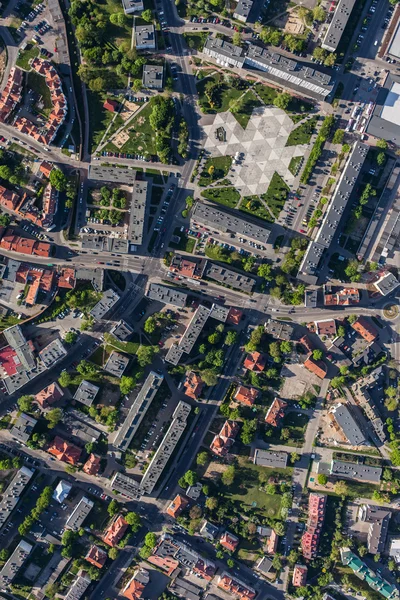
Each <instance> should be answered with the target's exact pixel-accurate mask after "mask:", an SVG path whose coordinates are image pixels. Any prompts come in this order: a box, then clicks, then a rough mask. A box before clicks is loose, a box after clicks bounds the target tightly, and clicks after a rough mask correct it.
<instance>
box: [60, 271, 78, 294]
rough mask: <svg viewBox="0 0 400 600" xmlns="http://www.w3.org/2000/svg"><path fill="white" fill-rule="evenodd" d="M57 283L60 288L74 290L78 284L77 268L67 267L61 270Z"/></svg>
mask: <svg viewBox="0 0 400 600" xmlns="http://www.w3.org/2000/svg"><path fill="white" fill-rule="evenodd" d="M57 285H58V287H59V288H67V289H69V290H73V289H74V287H75V285H76V279H75V269H70V268H69V267H68V268H65V269H62V270H61V273H60V276H59V278H58V282H57Z"/></svg>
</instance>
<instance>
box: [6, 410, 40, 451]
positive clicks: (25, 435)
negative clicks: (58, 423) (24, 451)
mask: <svg viewBox="0 0 400 600" xmlns="http://www.w3.org/2000/svg"><path fill="white" fill-rule="evenodd" d="M36 423H37V420H36V419H34V418H33V417H31V416H30V415H26V414H25V413H21V414H20V415H19V417H18V419H17V421H16V423H15V424H14V426H13V428H12V429H11V435H12V436H13V437H14V438H16V439H17V440H19V441H20V442H23V443H24V444H25V443H26V442H27V441H28V440H29V438H30V437H31V435H32V431H33V429H34V427H35V425H36Z"/></svg>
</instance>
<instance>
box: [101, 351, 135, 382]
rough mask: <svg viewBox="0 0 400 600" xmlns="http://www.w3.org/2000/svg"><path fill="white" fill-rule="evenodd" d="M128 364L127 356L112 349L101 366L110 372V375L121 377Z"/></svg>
mask: <svg viewBox="0 0 400 600" xmlns="http://www.w3.org/2000/svg"><path fill="white" fill-rule="evenodd" d="M128 364H129V357H128V356H126V355H125V354H121V353H120V352H115V350H113V352H111V354H110V356H109V357H108V360H107V362H106V364H105V366H104V367H103V368H104V371H107V373H111V375H114V376H115V377H122V375H123V374H124V371H125V369H126V367H127V366H128Z"/></svg>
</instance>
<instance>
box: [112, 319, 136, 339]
mask: <svg viewBox="0 0 400 600" xmlns="http://www.w3.org/2000/svg"><path fill="white" fill-rule="evenodd" d="M110 333H111V334H112V335H113V336H114V337H115V338H117V340H119V341H120V342H124V341H125V340H127V339H128V337H129V336H131V335H132V333H133V327H131V326H130V325H129V323H127V322H126V321H124V320H123V319H121V320H120V321H118V323H116V324H115V325H114V326H113V327H112V329H111V331H110Z"/></svg>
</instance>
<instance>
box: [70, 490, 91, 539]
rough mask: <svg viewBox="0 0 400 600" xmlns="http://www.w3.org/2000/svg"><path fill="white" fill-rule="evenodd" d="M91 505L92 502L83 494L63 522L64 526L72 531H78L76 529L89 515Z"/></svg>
mask: <svg viewBox="0 0 400 600" xmlns="http://www.w3.org/2000/svg"><path fill="white" fill-rule="evenodd" d="M93 507H94V502H92V501H91V500H89V499H88V498H86V497H85V496H83V497H82V498H81V499H80V500H79V502H78V504H77V505H76V506H75V508H74V510H73V511H72V513H71V514H70V516H69V517H68V519H67V522H66V524H65V525H66V527H68V529H72V530H73V531H78V529H80V528H81V527H82V525H83V523H84V521H85V519H86V517H87V516H88V515H89V513H90V511H91V510H92V508H93Z"/></svg>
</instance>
